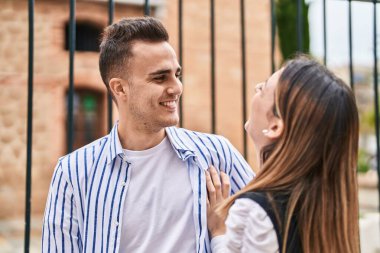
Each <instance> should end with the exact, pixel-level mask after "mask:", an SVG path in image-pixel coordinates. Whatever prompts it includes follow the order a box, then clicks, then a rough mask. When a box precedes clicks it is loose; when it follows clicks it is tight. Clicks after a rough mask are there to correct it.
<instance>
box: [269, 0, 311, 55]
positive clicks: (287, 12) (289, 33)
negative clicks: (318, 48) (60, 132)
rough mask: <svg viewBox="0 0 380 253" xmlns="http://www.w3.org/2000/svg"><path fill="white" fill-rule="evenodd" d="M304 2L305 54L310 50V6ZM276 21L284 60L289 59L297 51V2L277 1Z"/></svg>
mask: <svg viewBox="0 0 380 253" xmlns="http://www.w3.org/2000/svg"><path fill="white" fill-rule="evenodd" d="M302 2H303V43H302V44H303V53H308V52H309V49H310V36H309V20H308V12H309V6H308V5H306V3H305V1H302ZM276 20H277V28H278V36H279V43H280V49H281V53H282V56H283V59H284V60H286V59H289V58H291V57H292V56H294V54H295V53H296V52H297V51H298V50H297V1H296V0H276Z"/></svg>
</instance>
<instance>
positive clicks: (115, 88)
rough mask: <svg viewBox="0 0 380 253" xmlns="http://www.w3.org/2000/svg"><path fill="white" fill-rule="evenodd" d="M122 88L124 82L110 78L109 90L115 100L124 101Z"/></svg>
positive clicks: (123, 88)
mask: <svg viewBox="0 0 380 253" xmlns="http://www.w3.org/2000/svg"><path fill="white" fill-rule="evenodd" d="M124 86H125V84H124V81H123V80H122V79H120V78H111V80H110V81H109V87H110V90H111V92H112V94H113V96H114V97H115V98H116V99H117V100H119V99H124V98H125V97H126V89H125V87H124Z"/></svg>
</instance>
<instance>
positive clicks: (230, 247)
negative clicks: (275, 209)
mask: <svg viewBox="0 0 380 253" xmlns="http://www.w3.org/2000/svg"><path fill="white" fill-rule="evenodd" d="M211 249H212V252H213V253H227V252H242V253H245V252H250V253H260V252H265V253H274V252H279V249H278V241H277V235H276V231H275V230H274V227H273V223H272V221H271V219H270V218H269V216H268V214H267V213H266V212H265V211H264V209H263V208H262V207H261V206H260V205H259V204H258V203H256V202H255V201H253V200H251V199H247V198H243V199H237V200H236V201H235V203H234V204H233V205H232V206H231V208H230V210H229V212H228V216H227V220H226V234H225V235H221V236H216V237H214V238H213V239H212V240H211Z"/></svg>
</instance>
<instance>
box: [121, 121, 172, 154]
mask: <svg viewBox="0 0 380 253" xmlns="http://www.w3.org/2000/svg"><path fill="white" fill-rule="evenodd" d="M118 134H119V139H120V143H121V146H122V147H123V149H128V150H134V151H141V150H146V149H149V148H152V147H154V146H157V145H158V144H159V143H160V142H161V141H162V140H163V139H164V138H165V136H166V133H165V129H164V128H162V129H160V130H157V131H149V130H146V129H138V128H135V127H133V126H128V125H127V124H123V123H122V122H120V123H119V126H118Z"/></svg>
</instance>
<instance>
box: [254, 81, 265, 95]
mask: <svg viewBox="0 0 380 253" xmlns="http://www.w3.org/2000/svg"><path fill="white" fill-rule="evenodd" d="M262 89H263V84H262V83H259V84H258V85H256V87H255V92H256V93H258V92H260V91H262Z"/></svg>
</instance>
